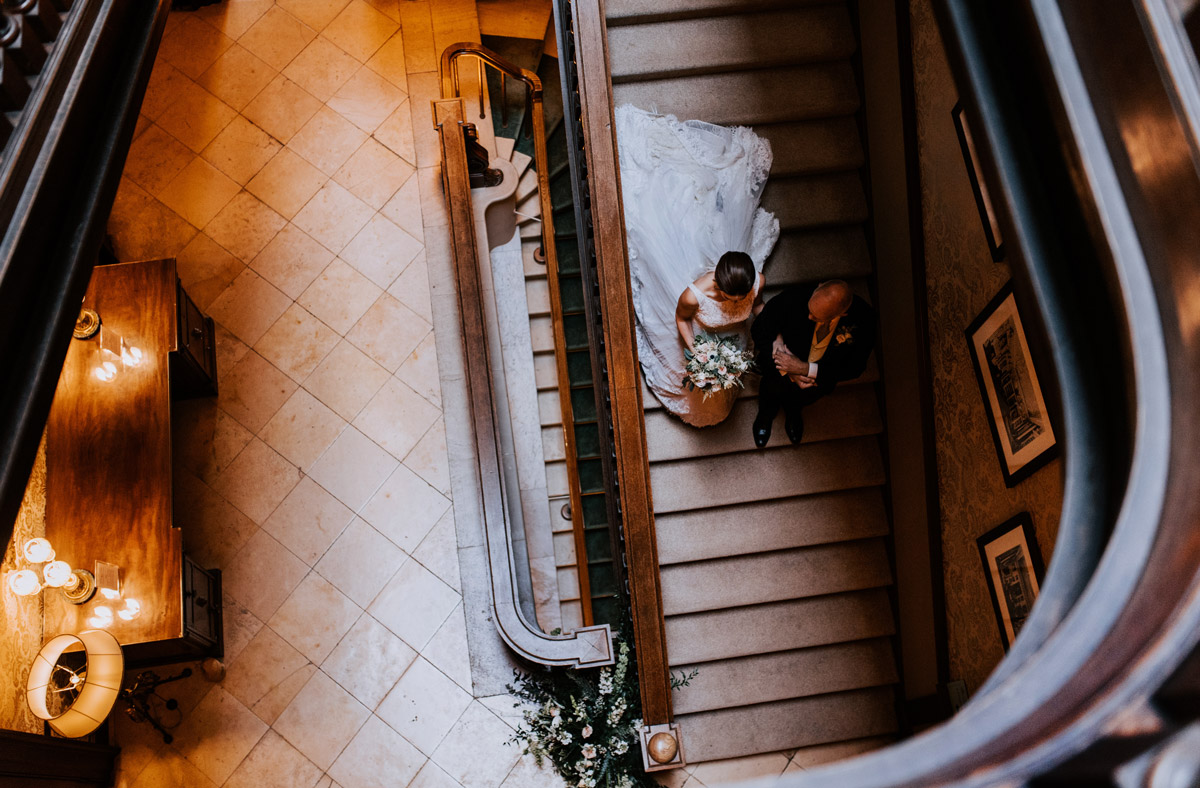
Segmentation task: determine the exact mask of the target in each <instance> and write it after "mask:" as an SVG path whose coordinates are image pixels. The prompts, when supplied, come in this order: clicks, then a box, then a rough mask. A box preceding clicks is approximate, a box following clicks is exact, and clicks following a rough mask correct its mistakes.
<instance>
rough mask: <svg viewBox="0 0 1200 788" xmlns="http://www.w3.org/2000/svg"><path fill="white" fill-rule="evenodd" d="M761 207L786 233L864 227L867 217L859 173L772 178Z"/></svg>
mask: <svg viewBox="0 0 1200 788" xmlns="http://www.w3.org/2000/svg"><path fill="white" fill-rule="evenodd" d="M762 207H763V208H765V209H766V210H768V211H771V212H772V213H774V214H775V218H777V219H778V220H779V226H780V229H787V230H793V229H801V228H815V227H826V226H830V225H836V226H842V225H851V224H861V223H862V222H864V221H866V220H867V216H868V212H867V198H866V195H865V194H864V193H863V185H862V180H861V179H860V178H859V175H858V172H856V171H855V172H841V173H830V174H826V175H799V176H795V177H791V178H773V179H771V180H769V181H767V188H766V189H765V190H763V198H762Z"/></svg>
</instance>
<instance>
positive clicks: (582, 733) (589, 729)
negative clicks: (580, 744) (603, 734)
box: [579, 725, 592, 739]
mask: <svg viewBox="0 0 1200 788" xmlns="http://www.w3.org/2000/svg"><path fill="white" fill-rule="evenodd" d="M579 735H580V736H582V737H583V738H585V739H586V738H587V737H588V736H591V735H592V726H591V725H584V726H583V730H582V731H580V733H579Z"/></svg>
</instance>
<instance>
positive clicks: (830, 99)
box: [613, 62, 859, 126]
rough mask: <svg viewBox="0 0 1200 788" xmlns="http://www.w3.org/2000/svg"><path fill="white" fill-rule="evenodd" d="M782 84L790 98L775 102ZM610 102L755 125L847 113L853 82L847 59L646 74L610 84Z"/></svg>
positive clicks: (854, 100)
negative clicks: (686, 73)
mask: <svg viewBox="0 0 1200 788" xmlns="http://www.w3.org/2000/svg"><path fill="white" fill-rule="evenodd" d="M784 86H786V95H787V96H788V98H789V99H791V100H789V101H780V100H779V99H780V91H781V90H784V89H785V88H784ZM613 102H614V105H615V106H620V105H622V104H633V105H635V106H638V107H641V108H643V109H648V110H653V111H656V112H661V113H663V114H671V115H675V116H676V117H678V118H679V119H680V120H690V119H693V118H696V119H699V120H704V121H707V122H709V123H719V124H722V125H738V124H741V125H747V126H755V125H757V124H760V123H783V122H789V121H796V120H806V119H811V118H828V117H838V116H843V115H852V114H854V112H856V111H857V110H858V106H859V97H858V87H857V84H856V82H855V79H854V71H853V69H852V68H851V67H850V64H849V63H846V62H842V63H820V64H815V65H804V66H788V67H785V68H767V69H757V70H754V71H737V72H732V73H727V74H703V75H700V76H683V77H668V78H665V79H648V80H643V81H640V82H631V83H627V84H624V85H613Z"/></svg>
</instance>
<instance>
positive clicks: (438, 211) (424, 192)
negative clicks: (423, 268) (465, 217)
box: [417, 167, 450, 260]
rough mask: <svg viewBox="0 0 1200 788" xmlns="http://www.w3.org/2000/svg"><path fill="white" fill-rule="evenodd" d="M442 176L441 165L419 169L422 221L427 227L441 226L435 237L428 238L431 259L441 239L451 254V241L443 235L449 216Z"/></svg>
mask: <svg viewBox="0 0 1200 788" xmlns="http://www.w3.org/2000/svg"><path fill="white" fill-rule="evenodd" d="M441 184H442V176H441V172H440V168H439V167H420V168H418V169H417V187H418V188H419V189H420V192H421V221H422V222H423V223H424V225H425V227H427V228H434V227H436V228H439V230H440V232H437V233H434V237H433V238H428V239H426V240H427V243H426V245H425V249H426V252H427V253H428V254H429V256H430V259H431V260H432V259H433V256H432V251H433V249H434V247H433V244H434V243H435V242H437V241H441V242H442V243H443V244H445V248H446V251H447V255H448V254H449V242H448V240H447V239H446V238H445V237H444V236H443V233H444V232H446V229H445V228H446V227H447V225H448V222H449V221H450V220H449V217H448V216H447V214H446V201H445V199H444V198H443V197H442V185H441Z"/></svg>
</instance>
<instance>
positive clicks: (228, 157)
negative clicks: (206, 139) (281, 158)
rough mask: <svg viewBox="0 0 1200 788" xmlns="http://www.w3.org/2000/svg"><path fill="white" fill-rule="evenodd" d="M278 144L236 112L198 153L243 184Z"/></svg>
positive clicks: (271, 154) (253, 174)
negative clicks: (227, 123) (234, 116)
mask: <svg viewBox="0 0 1200 788" xmlns="http://www.w3.org/2000/svg"><path fill="white" fill-rule="evenodd" d="M282 147H283V146H282V145H280V144H279V143H278V142H276V141H275V139H274V138H272V137H271V135H270V134H267V133H266V132H265V131H263V130H262V129H260V128H259V127H258V126H255V125H254V124H253V123H251V122H250V121H248V120H246V119H245V118H244V117H242V116H241V115H238V116H237V117H236V118H234V119H233V120H231V121H230V122H229V125H228V126H226V127H225V128H224V129H222V130H221V133H220V134H218V135H217V136H216V137H215V138H214V139H213V141H212V142H210V143H209V144H208V147H207V148H205V149H204V150H203V151H201V153H200V155H201V156H203V157H204V158H205V159H206V160H207V161H208V162H209V163H210V164H212V165H213V166H214V167H216V168H217V169H218V170H220V171H221V172H223V173H225V174H226V175H228V176H229V177H230V178H232V179H233V180H235V181H237V182H238V183H239V184H241V185H243V186H245V185H246V183H247V181H249V180H250V179H251V178H253V177H254V176H255V174H256V173H257V172H258V171H259V170H261V169H262V168H263V165H265V164H266V163H267V162H268V161H270V160H271V159H272V158H273V157H274V156H275V154H276V153H278V152H279V150H280V149H281V148H282Z"/></svg>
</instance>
